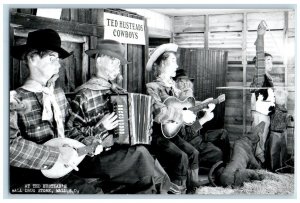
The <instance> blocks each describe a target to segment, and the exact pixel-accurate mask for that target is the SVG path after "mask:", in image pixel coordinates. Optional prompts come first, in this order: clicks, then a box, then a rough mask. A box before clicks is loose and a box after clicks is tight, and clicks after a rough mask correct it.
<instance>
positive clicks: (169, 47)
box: [146, 43, 178, 71]
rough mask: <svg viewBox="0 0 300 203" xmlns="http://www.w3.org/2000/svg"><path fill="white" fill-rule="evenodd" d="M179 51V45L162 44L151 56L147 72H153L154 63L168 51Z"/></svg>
mask: <svg viewBox="0 0 300 203" xmlns="http://www.w3.org/2000/svg"><path fill="white" fill-rule="evenodd" d="M177 49H178V45H177V44H173V43H168V44H162V45H160V46H159V47H157V48H156V49H154V50H153V52H152V53H151V54H150V58H149V60H148V62H147V65H146V70H147V71H151V70H152V66H153V63H154V62H155V61H156V60H157V58H158V57H159V56H160V55H162V54H163V53H165V52H166V51H173V52H177Z"/></svg>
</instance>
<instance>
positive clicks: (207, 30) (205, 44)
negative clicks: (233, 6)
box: [204, 15, 209, 50]
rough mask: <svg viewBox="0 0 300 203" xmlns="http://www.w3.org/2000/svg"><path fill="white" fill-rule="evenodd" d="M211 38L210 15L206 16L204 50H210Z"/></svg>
mask: <svg viewBox="0 0 300 203" xmlns="http://www.w3.org/2000/svg"><path fill="white" fill-rule="evenodd" d="M208 38H209V15H205V33H204V49H205V50H208V40H209V39H208Z"/></svg>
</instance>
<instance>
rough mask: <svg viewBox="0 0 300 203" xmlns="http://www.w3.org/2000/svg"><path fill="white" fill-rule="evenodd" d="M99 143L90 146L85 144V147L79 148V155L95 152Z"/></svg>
mask: <svg viewBox="0 0 300 203" xmlns="http://www.w3.org/2000/svg"><path fill="white" fill-rule="evenodd" d="M97 145H98V143H95V144H92V145H89V146H84V147H80V148H77V149H76V150H77V154H78V156H82V155H85V154H88V153H93V152H94V151H95V148H96V147H97Z"/></svg>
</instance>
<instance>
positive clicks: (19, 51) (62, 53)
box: [11, 44, 72, 60]
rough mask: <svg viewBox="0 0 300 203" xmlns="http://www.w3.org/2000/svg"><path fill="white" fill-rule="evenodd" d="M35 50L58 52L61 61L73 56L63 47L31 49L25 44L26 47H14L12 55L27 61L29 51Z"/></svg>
mask: <svg viewBox="0 0 300 203" xmlns="http://www.w3.org/2000/svg"><path fill="white" fill-rule="evenodd" d="M33 49H37V50H51V51H54V52H57V53H58V57H59V58H60V59H64V58H67V57H69V56H70V55H71V54H72V52H71V53H69V52H67V51H66V50H64V49H63V48H61V47H56V46H53V47H51V46H50V47H31V46H28V45H26V44H25V45H18V46H13V47H12V49H11V55H12V56H13V57H14V58H16V59H19V60H24V59H25V53H27V52H28V51H30V50H33Z"/></svg>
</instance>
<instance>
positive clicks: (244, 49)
mask: <svg viewBox="0 0 300 203" xmlns="http://www.w3.org/2000/svg"><path fill="white" fill-rule="evenodd" d="M243 19H244V20H243V44H242V64H243V86H246V85H247V13H244V14H243ZM246 91H247V90H245V89H244V90H243V133H246V129H247V126H246V125H247V121H246V119H247V93H246Z"/></svg>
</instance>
